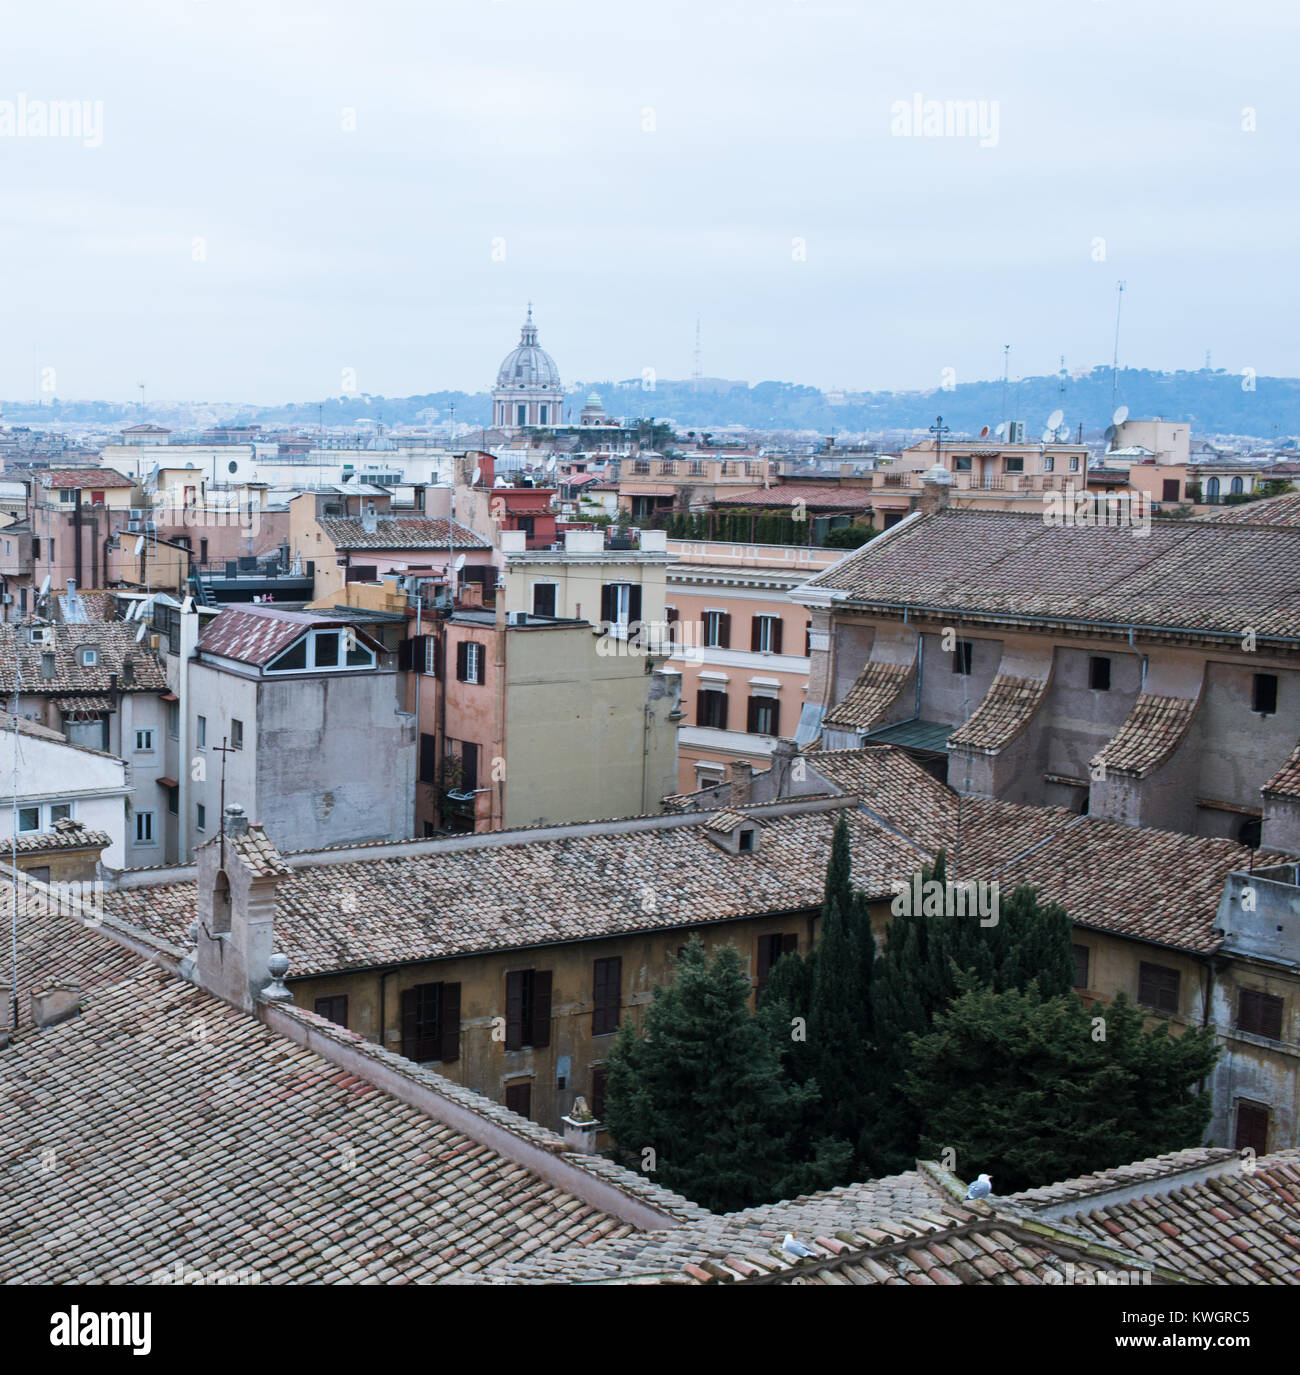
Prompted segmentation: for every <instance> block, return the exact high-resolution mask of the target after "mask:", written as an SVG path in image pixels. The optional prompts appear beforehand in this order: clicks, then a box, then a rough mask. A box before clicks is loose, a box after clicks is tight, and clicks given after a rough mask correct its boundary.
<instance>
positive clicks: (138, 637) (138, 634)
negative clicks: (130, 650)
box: [135, 621, 149, 644]
mask: <svg viewBox="0 0 1300 1375" xmlns="http://www.w3.org/2000/svg"><path fill="white" fill-rule="evenodd" d="M148 629H149V622H148V621H141V622H140V629H139V630H137V631H136V632H135V642H136V644H139V643H140V641H141V640H143V639H144V636H145V632H146V631H147V630H148Z"/></svg>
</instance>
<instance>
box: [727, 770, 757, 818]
mask: <svg viewBox="0 0 1300 1375" xmlns="http://www.w3.org/2000/svg"><path fill="white" fill-rule="evenodd" d="M753 785H754V766H753V764H751V763H750V762H749V760H748V759H733V760H732V761H731V805H732V806H733V807H744V806H746V805H747V804H748V802H749V796H750V791H751V790H752V788H753Z"/></svg>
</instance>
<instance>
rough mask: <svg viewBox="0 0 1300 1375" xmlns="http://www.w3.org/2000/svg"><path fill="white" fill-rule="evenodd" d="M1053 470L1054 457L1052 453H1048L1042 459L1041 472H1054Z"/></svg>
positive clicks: (1054, 466)
mask: <svg viewBox="0 0 1300 1375" xmlns="http://www.w3.org/2000/svg"><path fill="white" fill-rule="evenodd" d="M1055 471H1056V458H1055V456H1054V455H1052V454H1048V455H1047V456H1046V457H1045V458H1044V459H1043V472H1045V473H1054V472H1055Z"/></svg>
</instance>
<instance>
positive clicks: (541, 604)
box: [533, 582, 555, 616]
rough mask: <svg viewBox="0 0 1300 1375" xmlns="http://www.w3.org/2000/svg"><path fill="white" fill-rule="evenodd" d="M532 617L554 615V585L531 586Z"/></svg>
mask: <svg viewBox="0 0 1300 1375" xmlns="http://www.w3.org/2000/svg"><path fill="white" fill-rule="evenodd" d="M533 615H534V616H554V615H555V584H554V583H553V582H539V583H534V584H533Z"/></svg>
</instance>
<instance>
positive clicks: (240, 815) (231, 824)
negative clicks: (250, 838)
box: [222, 802, 248, 836]
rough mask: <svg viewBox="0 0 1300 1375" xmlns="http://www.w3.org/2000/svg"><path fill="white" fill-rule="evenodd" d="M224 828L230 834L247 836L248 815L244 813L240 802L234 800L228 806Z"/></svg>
mask: <svg viewBox="0 0 1300 1375" xmlns="http://www.w3.org/2000/svg"><path fill="white" fill-rule="evenodd" d="M222 829H223V830H224V831H225V833H226V834H227V835H228V836H246V835H247V834H248V817H247V816H245V815H244V809H243V808H242V807H241V806H240V805H239V803H238V802H232V803H231V804H230V806H229V807H227V808H226V822H225V825H224V826H223V827H222Z"/></svg>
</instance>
